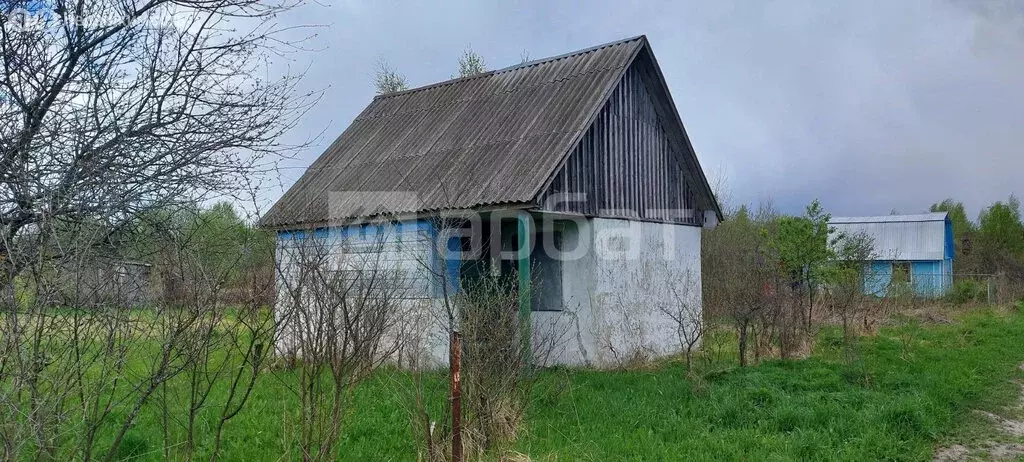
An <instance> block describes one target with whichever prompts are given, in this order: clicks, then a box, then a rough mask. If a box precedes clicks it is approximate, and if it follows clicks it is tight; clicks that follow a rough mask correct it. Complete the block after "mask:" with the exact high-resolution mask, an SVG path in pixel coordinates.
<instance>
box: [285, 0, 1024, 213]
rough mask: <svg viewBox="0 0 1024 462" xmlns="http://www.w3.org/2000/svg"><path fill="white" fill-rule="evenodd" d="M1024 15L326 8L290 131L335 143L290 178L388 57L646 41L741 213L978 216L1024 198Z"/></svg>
mask: <svg viewBox="0 0 1024 462" xmlns="http://www.w3.org/2000/svg"><path fill="white" fill-rule="evenodd" d="M492 3H493V4H492ZM1022 12H1024V2H1022V1H1016V0H992V1H984V0H978V1H974V0H934V1H927V0H922V1H910V0H901V1H864V0H857V1H849V2H842V3H841V2H831V1H811V0H808V1H801V2H797V1H778V2H755V1H745V0H736V1H721V0H707V1H685V2H627V1H608V2H599V1H580V2H551V1H547V0H539V1H502V2H485V1H482V0H465V1H463V0H460V1H449V2H429V3H428V2H404V1H358V0H348V1H344V0H335V1H334V3H331V4H313V5H309V6H307V7H303V8H302V9H301V10H298V11H294V12H292V14H291V15H290V16H289V17H287V18H286V21H287V22H288V23H294V24H321V25H323V26H324V27H323V28H322V29H320V30H318V35H317V36H316V37H315V38H314V39H313V40H312V41H311V42H309V43H308V44H307V46H308V47H310V48H315V49H318V51H314V52H309V53H302V54H299V55H297V56H294V57H293V58H295V61H294V62H293V63H292V64H291V65H292V66H293V68H295V69H300V68H305V67H306V66H308V73H307V76H306V79H305V81H304V85H305V87H307V88H310V89H322V90H323V91H324V95H323V99H322V101H321V102H320V104H319V105H318V106H317V107H316V108H314V109H313V110H312V112H310V113H309V114H308V115H307V116H306V117H305V119H304V121H303V123H302V125H301V126H300V127H299V128H298V129H297V130H296V131H295V133H293V135H292V136H293V137H294V139H296V140H297V139H302V138H305V137H309V136H314V135H316V134H318V133H321V132H323V136H322V137H321V138H320V139H319V140H318V142H317V143H315V144H314V145H313V146H311V147H310V149H308V150H306V151H304V152H303V153H302V154H300V156H299V157H298V158H296V159H293V160H289V161H288V162H287V164H286V165H287V168H286V169H285V170H284V172H283V175H282V178H281V186H282V187H285V188H286V187H287V186H290V185H291V183H292V182H294V181H295V180H296V179H297V178H298V177H299V176H300V175H301V173H302V170H303V168H305V167H306V166H308V165H309V164H310V163H311V162H312V161H313V160H314V159H315V158H316V157H317V156H318V155H319V154H320V153H321V151H322V150H323V149H324V148H325V147H326V145H327V144H329V143H330V142H331V141H332V140H333V139H334V138H335V137H336V136H337V135H339V134H340V133H341V132H342V131H343V130H344V129H345V127H346V126H348V124H349V123H350V122H351V120H352V119H353V118H354V117H355V116H356V115H357V114H358V113H359V112H360V111H361V110H362V108H363V107H364V106H366V104H368V103H369V101H370V100H371V99H372V98H373V94H374V89H373V69H374V68H375V65H376V62H377V61H378V59H380V58H385V59H386V60H387V61H388V62H390V63H391V65H392V66H393V67H395V68H396V69H397V70H399V71H400V72H401V73H403V74H404V75H405V76H406V78H407V80H408V82H409V84H410V85H411V86H414V87H415V86H420V85H425V84H429V83H432V82H436V81H440V80H445V79H448V78H450V77H451V76H452V75H453V74H454V73H455V72H456V67H457V64H456V59H457V57H458V55H459V54H460V53H461V52H462V50H464V49H465V48H466V47H467V46H471V47H472V49H473V50H474V51H476V52H477V53H479V54H480V55H482V56H483V57H484V59H485V61H486V63H487V66H488V68H491V69H494V68H500V67H504V66H507V65H511V64H516V63H518V62H519V61H520V56H521V55H522V54H523V52H524V51H525V52H527V53H528V54H529V56H530V58H531V59H538V58H542V57H546V56H552V55H557V54H562V53H565V52H568V51H572V50H577V49H581V48H586V47H589V46H592V45H596V44H600V43H605V42H609V41H613V40H618V39H621V38H625V37H629V36H634V35H639V34H646V35H647V37H648V38H649V40H650V42H651V44H652V46H653V48H654V53H655V55H656V56H657V58H658V61H659V63H660V64H661V66H662V69H663V71H664V74H665V77H666V78H667V80H668V85H669V88H670V90H671V92H672V96H673V97H674V98H675V102H676V106H677V107H678V108H679V111H680V113H681V116H682V119H683V122H684V124H685V125H686V129H687V131H688V133H689V135H690V138H691V139H692V142H693V146H694V149H695V150H696V151H697V156H698V157H699V158H700V161H701V164H702V165H703V167H704V170H705V172H706V173H707V174H708V176H709V177H712V178H718V177H724V178H725V181H726V184H727V185H728V186H727V189H728V196H727V199H728V202H729V205H732V206H734V205H736V204H738V203H756V202H759V201H762V200H765V199H771V200H772V201H773V202H774V203H775V205H776V207H777V208H779V209H780V210H782V211H784V212H799V211H801V210H802V207H803V205H804V204H806V203H808V202H809V201H810V200H812V199H814V198H820V199H821V200H822V202H823V203H824V205H825V206H826V207H827V208H828V209H829V210H831V211H832V213H833V214H834V215H862V214H864V215H866V214H888V213H889V212H890V210H894V209H895V210H897V211H899V212H902V213H913V212H920V211H924V210H925V209H927V207H928V205H929V204H931V203H933V202H936V201H939V200H941V199H943V198H944V197H954V198H956V199H958V200H961V201H963V202H964V204H965V205H966V206H967V208H968V213H969V214H971V215H972V216H974V215H976V214H977V212H978V211H979V210H980V209H981V207H983V206H985V205H987V204H989V203H991V202H992V201H995V200H1002V199H1005V198H1006V197H1007V196H1009V195H1010V194H1011V193H1017V194H1018V195H1021V194H1022V193H1024V187H1021V186H1020V184H1021V180H1020V179H1021V178H1022V177H1024V149H1022V146H1024V13H1022ZM280 193H281V191H280V189H275V190H273V191H269V190H268V193H267V194H268V195H267V200H268V201H272V200H273V199H276V197H277V196H278V195H280Z"/></svg>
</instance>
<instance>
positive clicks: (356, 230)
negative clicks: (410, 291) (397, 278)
mask: <svg viewBox="0 0 1024 462" xmlns="http://www.w3.org/2000/svg"><path fill="white" fill-rule="evenodd" d="M410 236H415V237H416V238H417V239H422V238H425V239H426V240H427V242H428V244H429V246H428V247H429V252H430V253H429V257H428V258H427V261H426V262H421V264H425V265H426V266H427V267H426V268H423V271H424V273H425V276H426V277H428V278H430V279H431V280H432V281H431V295H432V296H434V297H436V298H440V297H443V296H444V294H445V290H444V288H443V284H442V282H447V293H448V295H452V294H455V293H458V291H459V288H460V287H461V284H459V278H460V271H461V244H460V241H459V239H458V238H457V237H453V238H449V239H447V242H445V243H443V244H442V245H438V244H439V241H438V232H437V227H436V225H435V223H434V222H433V221H431V220H415V221H402V222H394V223H368V224H358V225H346V226H337V227H328V228H317V229H300V230H286V231H279V232H278V233H277V240H278V243H279V244H281V243H284V242H288V241H301V240H305V239H309V238H314V239H326V240H332V241H333V240H336V241H339V242H340V241H345V242H347V243H351V244H360V243H365V244H373V243H376V242H385V243H389V242H394V243H396V247H397V248H399V249H400V248H401V245H400V243H401V242H402V241H403V240H405V239H410ZM411 258H416V257H415V256H411Z"/></svg>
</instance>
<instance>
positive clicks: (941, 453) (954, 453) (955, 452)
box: [933, 444, 971, 462]
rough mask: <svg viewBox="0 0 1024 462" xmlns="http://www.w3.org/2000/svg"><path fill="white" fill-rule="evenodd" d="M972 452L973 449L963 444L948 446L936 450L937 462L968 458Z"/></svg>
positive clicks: (950, 461)
mask: <svg viewBox="0 0 1024 462" xmlns="http://www.w3.org/2000/svg"><path fill="white" fill-rule="evenodd" d="M970 454H971V450H970V449H968V448H967V446H964V445H962V444H954V445H952V446H950V447H948V448H941V449H939V450H938V451H935V459H933V460H934V461H935V462H952V461H956V460H966V459H967V456H969V455H970Z"/></svg>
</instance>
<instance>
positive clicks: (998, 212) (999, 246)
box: [978, 195, 1024, 273]
mask: <svg viewBox="0 0 1024 462" xmlns="http://www.w3.org/2000/svg"><path fill="white" fill-rule="evenodd" d="M978 242H979V244H980V247H981V253H982V255H983V257H982V258H983V259H984V262H985V263H984V264H985V266H986V267H987V268H986V269H987V270H989V271H995V272H999V271H1011V272H1014V273H1022V272H1024V224H1022V223H1021V218H1020V201H1018V200H1017V198H1016V197H1015V196H1012V195H1011V196H1010V198H1009V199H1008V200H1007V201H1006V202H996V203H994V204H992V206H990V207H989V208H987V209H985V210H984V211H982V212H981V215H980V216H979V217H978Z"/></svg>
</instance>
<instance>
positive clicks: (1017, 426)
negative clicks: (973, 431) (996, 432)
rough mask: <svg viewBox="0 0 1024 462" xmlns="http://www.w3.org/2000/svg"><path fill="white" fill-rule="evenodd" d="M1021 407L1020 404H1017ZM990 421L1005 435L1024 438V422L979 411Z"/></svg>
mask: <svg viewBox="0 0 1024 462" xmlns="http://www.w3.org/2000/svg"><path fill="white" fill-rule="evenodd" d="M1017 406H1020V403H1018V404H1017ZM978 412H979V413H981V414H982V415H984V416H985V417H987V418H988V419H989V420H991V421H992V422H994V423H995V424H996V425H997V426H999V429H1000V430H1002V432H1003V433H1006V434H1007V435H1009V436H1012V437H1015V438H1024V421H1020V420H1013V419H1007V418H1004V417H1000V416H997V415H995V414H993V413H991V412H984V411H978Z"/></svg>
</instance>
